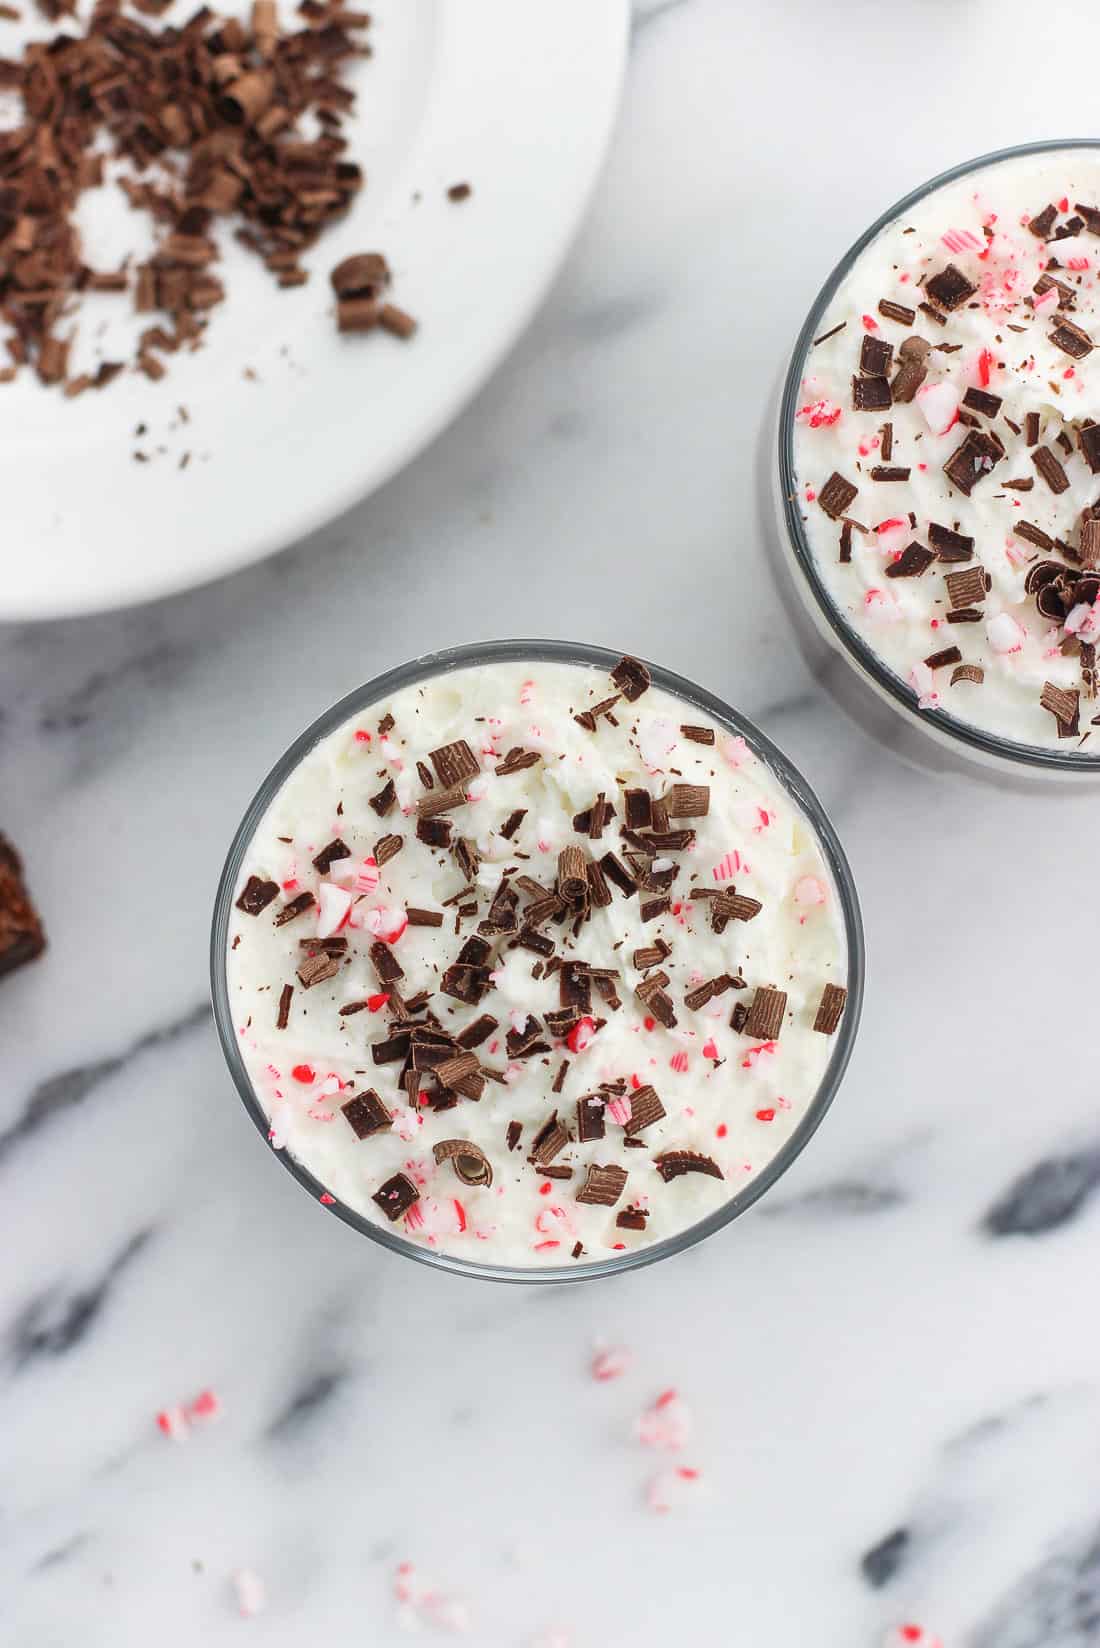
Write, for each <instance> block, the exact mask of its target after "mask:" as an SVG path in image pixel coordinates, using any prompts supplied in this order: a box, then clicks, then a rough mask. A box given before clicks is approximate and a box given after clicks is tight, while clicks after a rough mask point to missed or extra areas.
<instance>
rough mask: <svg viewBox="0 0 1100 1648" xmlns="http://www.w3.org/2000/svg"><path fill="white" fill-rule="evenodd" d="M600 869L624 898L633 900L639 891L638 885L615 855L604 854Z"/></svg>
mask: <svg viewBox="0 0 1100 1648" xmlns="http://www.w3.org/2000/svg"><path fill="white" fill-rule="evenodd" d="M600 869H601V870H602V871H603V873H604V875H605V876H606V877H607V879H608V881H610V883H611V885H612V886H613V887H617V888H618V889H619V891H620V893H622V895H623V897H624V898H633V896H634V894H635V893H636V892H637V890H638V884H637V882H636V881H635V880H634V878H633V876H631V875H630V874H629V873H628V872H627V871H626V870H625V869H624V867H623V865H622V864H621V863H620V862H619V860H618V859H617V858H616V857H615V854H614V853H610V852H609V853H604V855H603V857H602V858H601V859H600Z"/></svg>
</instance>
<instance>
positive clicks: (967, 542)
mask: <svg viewBox="0 0 1100 1648" xmlns="http://www.w3.org/2000/svg"><path fill="white" fill-rule="evenodd" d="M928 542H929V543H930V544H931V546H932V548H933V549H934V550H935V552H936V555H937V556H938V558H939V559H940V560H941V561H969V560H970V558H971V557H972V555H973V554H974V540H973V538H967V537H966V536H965V535H964V534H963V533H961V532H953V531H952V530H951V528H950V527H946V526H937V524H936V522H935V521H932V522H930V523H929V527H928Z"/></svg>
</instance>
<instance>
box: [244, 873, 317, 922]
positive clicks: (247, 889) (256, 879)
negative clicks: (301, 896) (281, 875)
mask: <svg viewBox="0 0 1100 1648" xmlns="http://www.w3.org/2000/svg"><path fill="white" fill-rule="evenodd" d="M278 896H279V883H278V882H277V881H264V880H263V878H262V877H261V876H255V875H250V876H249V878H248V880H247V881H246V882H245V884H244V889H243V891H242V893H241V896H240V898H238V900H237V909H238V910H243V911H244V913H245V915H246V916H258V915H260V914H261V913H262V912H263V911H264V910H266V909H267V907H268V905H269V904H270V903H271V901H272V899H273V898H278ZM309 896H310V898H311V899H312V897H313V894H312V893H311V894H310V895H309Z"/></svg>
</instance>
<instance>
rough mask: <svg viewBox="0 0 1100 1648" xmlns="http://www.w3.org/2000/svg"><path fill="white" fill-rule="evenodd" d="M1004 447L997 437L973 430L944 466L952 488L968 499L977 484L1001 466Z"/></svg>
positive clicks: (984, 431)
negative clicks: (955, 488) (996, 466)
mask: <svg viewBox="0 0 1100 1648" xmlns="http://www.w3.org/2000/svg"><path fill="white" fill-rule="evenodd" d="M1003 457H1004V447H1003V446H1002V444H1001V442H1000V441H999V440H998V439H997V437H996V435H993V434H990V433H989V432H988V431H986V430H984V429H972V430H971V431H970V432H969V434H968V435H967V437H966V439H965V440H964V441H963V443H962V445H961V446H960V447H958V448H957V449H956V450H955V451H954V452H953V453H952V455H951V457H950V458H949V459H948V460H947V462H946V463H945V464H944V466H943V472H944V474H945V475H946V476H947V478H948V480H949V481H950V482H951V484H952V486H955V487H958V489H959V491H960V492H963V493H965V494H966V496H967V497H969V496H970V494H971V492H973V490H974V488H975V486H976V485H977V483H978V482H979V481H980V480H982V479H983V478H984V477H985V476H986V475H988V474H989V472H990V471H991V470H992V469H993V467H994V466H995V465H996V464H999V463H1000V461H1001V459H1002V458H1003Z"/></svg>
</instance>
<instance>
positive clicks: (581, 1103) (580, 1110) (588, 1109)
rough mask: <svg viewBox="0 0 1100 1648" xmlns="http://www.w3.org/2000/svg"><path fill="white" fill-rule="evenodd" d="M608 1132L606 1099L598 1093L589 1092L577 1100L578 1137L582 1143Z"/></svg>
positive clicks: (589, 1141) (598, 1137)
mask: <svg viewBox="0 0 1100 1648" xmlns="http://www.w3.org/2000/svg"><path fill="white" fill-rule="evenodd" d="M606 1132H607V1118H606V1116H605V1114H604V1101H603V1099H602V1098H601V1097H600V1095H599V1094H598V1093H587V1094H585V1095H584V1096H583V1097H582V1098H579V1099H578V1100H577V1138H578V1139H579V1140H580V1142H581V1144H590V1143H591V1142H592V1140H593V1139H602V1138H603V1137H604V1135H605V1134H606Z"/></svg>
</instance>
